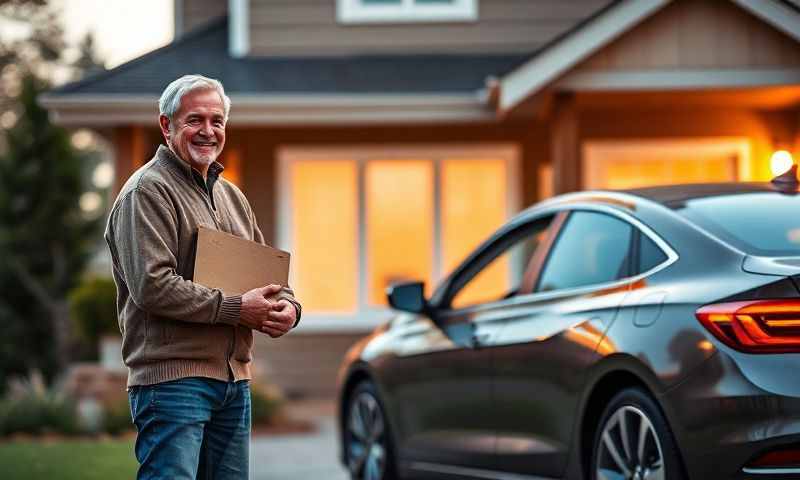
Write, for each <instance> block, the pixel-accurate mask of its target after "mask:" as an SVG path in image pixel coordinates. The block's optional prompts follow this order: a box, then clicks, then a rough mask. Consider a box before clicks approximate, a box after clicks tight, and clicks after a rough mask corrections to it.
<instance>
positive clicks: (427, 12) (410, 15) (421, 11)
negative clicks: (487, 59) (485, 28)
mask: <svg viewBox="0 0 800 480" xmlns="http://www.w3.org/2000/svg"><path fill="white" fill-rule="evenodd" d="M337 1H338V5H337V7H338V8H337V17H338V20H339V22H340V23H414V22H474V21H476V20H477V19H478V0H337Z"/></svg>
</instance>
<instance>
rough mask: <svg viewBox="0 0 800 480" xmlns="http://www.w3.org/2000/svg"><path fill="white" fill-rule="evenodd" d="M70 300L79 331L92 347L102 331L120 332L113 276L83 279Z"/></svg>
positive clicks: (103, 332)
mask: <svg viewBox="0 0 800 480" xmlns="http://www.w3.org/2000/svg"><path fill="white" fill-rule="evenodd" d="M69 301H70V313H71V314H72V318H73V320H74V321H75V322H76V326H77V330H78V332H80V334H81V336H83V338H84V339H86V340H87V341H89V342H90V343H91V344H92V345H93V346H96V345H97V342H98V340H99V339H100V337H101V336H102V335H104V334H109V333H115V334H119V324H118V322H117V304H116V301H117V287H116V286H115V285H114V281H113V280H112V279H110V278H104V277H89V278H87V279H85V280H84V281H83V282H81V284H80V285H78V287H76V288H75V289H74V290H73V291H72V292H71V293H70V296H69Z"/></svg>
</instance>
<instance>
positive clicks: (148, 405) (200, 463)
mask: <svg viewBox="0 0 800 480" xmlns="http://www.w3.org/2000/svg"><path fill="white" fill-rule="evenodd" d="M128 397H129V399H130V403H131V416H132V417H133V423H134V424H136V429H137V430H138V432H139V435H138V436H137V437H136V459H137V460H138V461H139V473H138V475H137V478H138V479H140V480H142V479H148V480H150V479H160V478H163V479H181V480H195V479H200V480H205V479H214V480H233V479H236V480H247V478H248V474H249V449H250V384H249V383H248V382H247V381H246V380H243V381H239V382H235V383H234V382H223V381H220V380H212V379H209V378H199V377H192V378H182V379H180V380H173V381H170V382H164V383H158V384H155V385H147V386H136V387H131V388H130V389H129V390H128Z"/></svg>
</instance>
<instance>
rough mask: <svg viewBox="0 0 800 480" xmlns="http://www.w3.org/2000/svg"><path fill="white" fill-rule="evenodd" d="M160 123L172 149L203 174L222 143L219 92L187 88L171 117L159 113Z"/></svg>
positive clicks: (222, 133) (221, 106)
mask: <svg viewBox="0 0 800 480" xmlns="http://www.w3.org/2000/svg"><path fill="white" fill-rule="evenodd" d="M159 123H160V124H161V133H163V134H164V138H165V139H166V141H167V144H168V145H169V146H170V148H171V149H172V151H173V152H175V153H176V154H177V155H178V156H179V157H180V158H181V159H182V160H183V161H184V162H188V163H189V164H190V165H191V166H192V167H194V168H195V169H197V170H198V171H200V173H202V174H203V177H205V176H206V172H207V171H208V166H209V165H211V164H212V163H213V162H214V161H215V160H216V159H217V157H218V156H219V154H220V153H221V152H222V148H223V147H224V146H225V106H224V104H223V103H222V98H221V97H220V96H219V93H217V91H216V90H213V89H201V90H192V91H190V92H187V93H186V94H185V95H184V96H183V98H181V106H180V108H179V109H178V111H177V112H175V115H174V116H173V118H172V121H170V120H169V118H167V117H166V116H165V115H161V117H160V118H159Z"/></svg>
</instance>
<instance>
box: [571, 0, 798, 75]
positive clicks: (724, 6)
mask: <svg viewBox="0 0 800 480" xmlns="http://www.w3.org/2000/svg"><path fill="white" fill-rule="evenodd" d="M797 66H800V48H798V43H797V42H795V41H794V40H793V39H791V38H789V37H788V36H786V35H784V34H783V33H781V32H779V31H777V30H776V29H775V28H773V27H771V26H770V25H768V24H767V23H765V22H764V20H761V19H758V18H756V17H754V16H753V15H751V14H749V13H747V12H745V11H743V10H742V9H741V8H739V7H736V6H735V5H733V4H732V3H731V2H721V1H719V0H695V1H688V0H687V1H681V2H675V3H674V4H672V5H670V6H668V7H666V8H665V9H664V10H662V11H661V12H659V13H657V14H656V15H654V16H653V17H651V18H649V19H647V20H645V21H644V22H642V23H641V24H640V25H638V26H636V27H635V28H634V29H632V30H631V31H629V32H627V33H625V34H624V35H623V36H621V37H620V38H619V39H617V40H615V41H614V42H613V43H612V44H611V45H609V46H608V47H606V48H604V49H602V50H601V51H600V52H598V53H597V54H595V55H594V56H592V57H591V58H590V59H588V60H587V61H586V62H585V63H584V64H583V65H581V66H580V67H578V68H577V69H576V70H575V71H576V72H596V71H609V70H612V71H614V70H617V71H622V70H646V69H667V68H687V69H690V68H709V69H724V68H764V67H766V68H769V67H797Z"/></svg>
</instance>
